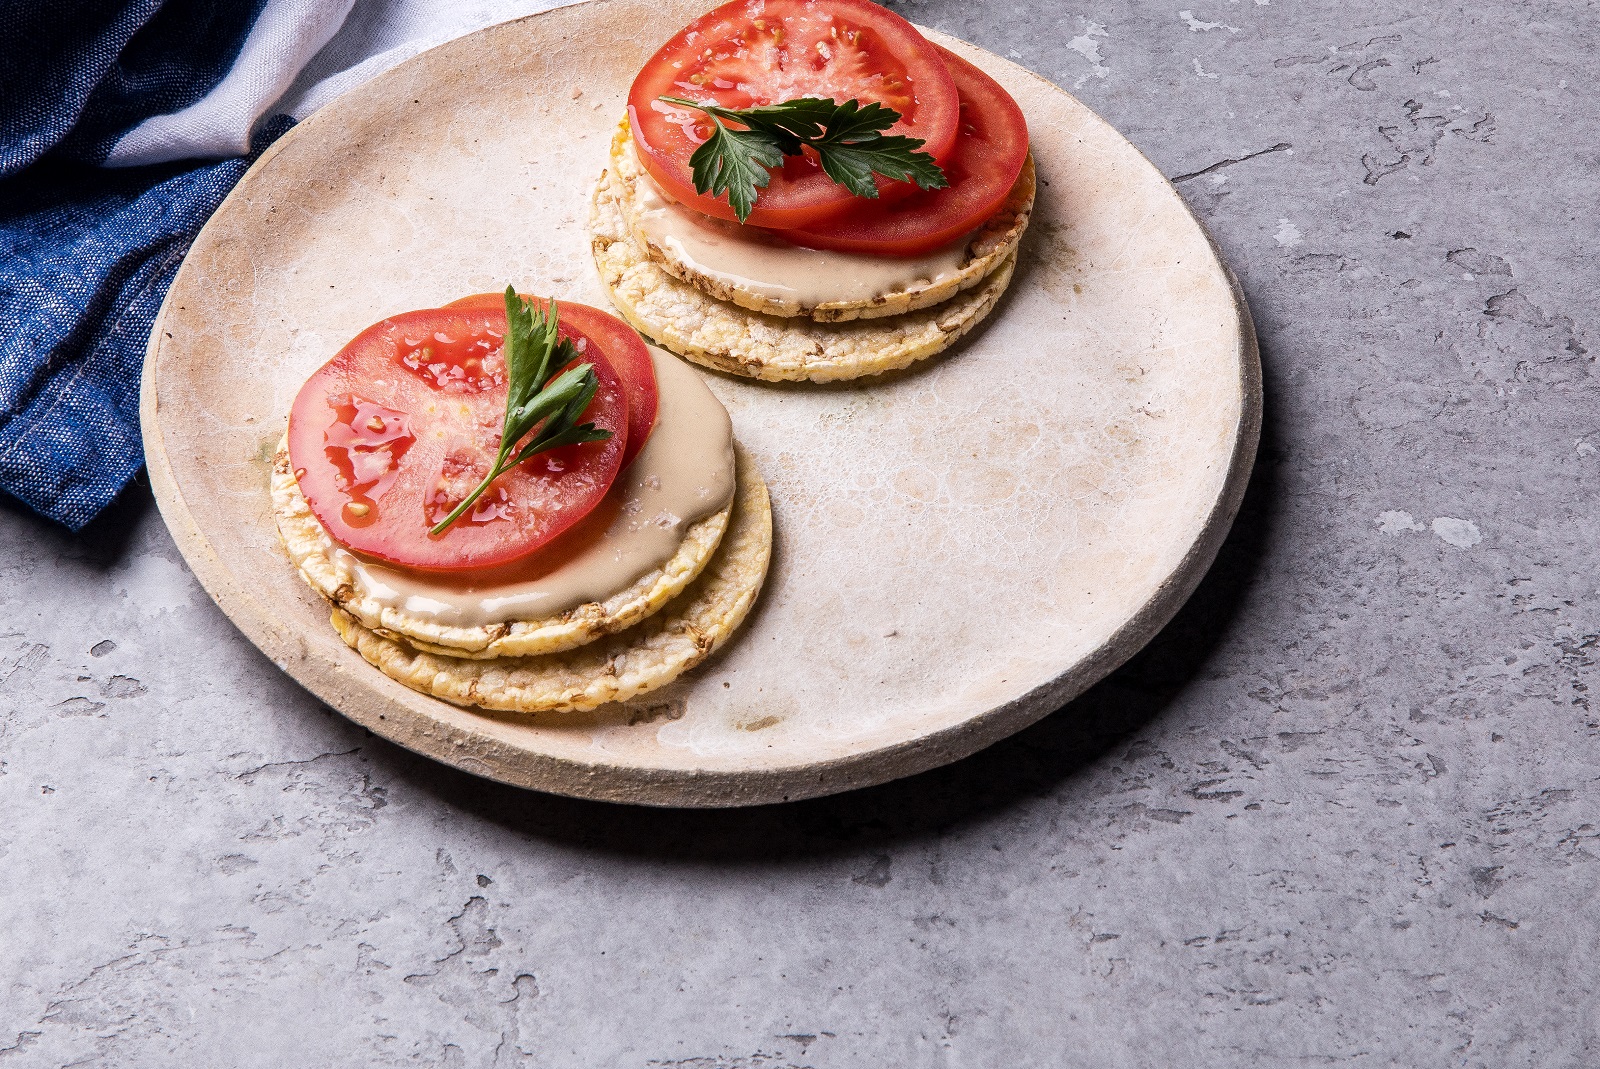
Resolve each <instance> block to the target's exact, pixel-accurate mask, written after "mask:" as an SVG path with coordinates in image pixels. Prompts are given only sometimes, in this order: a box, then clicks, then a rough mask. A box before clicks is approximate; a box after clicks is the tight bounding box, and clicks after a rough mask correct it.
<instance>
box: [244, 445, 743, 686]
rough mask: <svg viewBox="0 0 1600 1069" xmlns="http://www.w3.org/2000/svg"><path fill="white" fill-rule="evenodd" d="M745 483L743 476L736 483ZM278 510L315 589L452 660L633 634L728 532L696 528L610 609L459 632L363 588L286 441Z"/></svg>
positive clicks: (276, 466)
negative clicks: (297, 472) (310, 497)
mask: <svg viewBox="0 0 1600 1069" xmlns="http://www.w3.org/2000/svg"><path fill="white" fill-rule="evenodd" d="M735 478H736V479H739V478H743V475H742V473H741V474H739V475H736V476H735ZM272 508H273V513H274V514H275V516H276V517H277V521H278V534H279V536H280V537H281V538H282V539H283V546H284V549H285V550H287V551H288V554H289V559H290V560H291V561H293V562H294V565H295V567H297V568H299V569H300V574H301V576H303V577H304V578H305V580H306V582H307V583H309V584H311V588H312V589H313V590H315V591H316V592H317V593H318V594H321V595H322V596H323V597H324V598H327V599H328V600H329V601H330V602H332V603H333V604H334V605H335V606H337V607H338V608H339V609H340V610H342V611H343V612H344V613H345V614H346V615H347V616H349V617H350V618H351V619H353V620H355V621H356V622H357V623H358V624H360V625H361V626H362V627H364V628H366V629H367V630H369V631H371V632H372V633H373V634H375V635H377V636H379V637H381V638H388V639H395V640H398V641H403V642H405V643H407V644H409V645H410V646H412V647H414V648H416V649H418V650H422V651H426V652H432V653H440V654H446V655H449V656H452V657H465V658H491V657H525V656H532V655H537V654H545V653H557V652H560V651H561V650H568V649H572V648H573V647H575V646H581V645H583V644H584V643H586V642H593V641H594V640H595V639H598V638H601V637H602V636H605V635H609V634H614V633H615V632H618V631H621V630H623V629H625V628H628V627H631V626H633V625H634V624H636V623H638V622H639V621H640V620H643V619H644V618H645V617H647V616H649V615H651V614H652V613H654V612H656V611H658V610H659V609H660V608H661V607H662V606H663V605H665V604H666V603H667V602H668V601H670V600H672V599H673V598H674V597H676V596H677V595H678V594H679V593H680V592H681V591H682V590H683V588H684V587H686V586H688V585H689V584H690V583H691V582H693V581H694V579H695V577H696V576H698V575H699V574H700V572H701V571H702V570H703V569H704V568H705V566H706V562H707V561H709V560H710V559H711V555H712V553H714V552H715V551H716V548H717V545H718V543H719V542H721V540H722V537H723V532H724V531H726V530H727V527H728V518H729V516H730V515H731V513H732V511H733V505H732V504H731V503H730V504H729V505H728V507H727V508H725V509H723V510H722V511H721V512H718V513H716V514H714V515H711V516H708V517H706V518H705V519H703V520H700V521H699V522H697V523H695V524H693V525H691V526H690V527H689V529H688V530H687V531H686V532H685V534H684V539H683V542H682V544H681V545H679V547H678V551H677V553H676V554H674V555H673V557H672V558H671V559H670V560H668V561H667V562H666V563H665V564H663V565H662V566H661V567H660V568H657V569H655V570H654V571H651V572H648V573H647V574H645V575H643V576H640V577H639V579H638V580H637V581H635V582H634V583H633V585H631V586H629V587H628V588H627V589H626V590H623V591H621V592H619V593H617V594H615V595H613V596H612V597H610V598H608V599H606V600H605V601H604V602H589V603H588V604H584V605H578V606H575V607H573V608H571V609H569V610H567V611H566V612H563V613H560V614H558V615H555V616H552V617H549V618H546V619H537V620H514V621H509V622H507V623H501V624H492V625H487V626H475V627H465V626H452V625H448V624H440V623H437V622H435V621H432V620H429V619H426V618H424V617H420V616H417V615H415V614H413V613H409V612H407V611H405V610H404V609H402V608H397V607H395V606H392V605H384V604H382V603H380V602H379V601H377V600H375V599H373V598H371V597H368V596H367V595H366V594H364V593H362V591H361V590H360V589H359V588H358V587H357V586H356V583H355V575H354V573H353V572H352V570H351V569H350V567H349V565H348V563H347V561H345V560H341V559H340V557H339V556H338V555H336V554H335V552H334V544H333V540H332V539H331V538H329V537H328V533H327V531H326V530H325V529H324V528H323V526H322V524H321V523H320V522H318V520H317V518H316V517H315V516H314V515H312V513H311V508H310V506H309V505H308V504H307V503H306V499H305V495H304V494H302V493H301V492H300V487H299V485H298V484H297V483H296V482H295V478H294V473H293V472H292V471H291V470H290V467H289V450H288V445H287V441H285V442H283V443H280V444H279V446H278V453H277V456H276V457H275V458H274V461H273V466H272Z"/></svg>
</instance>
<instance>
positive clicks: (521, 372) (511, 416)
mask: <svg viewBox="0 0 1600 1069" xmlns="http://www.w3.org/2000/svg"><path fill="white" fill-rule="evenodd" d="M557 323H558V311H557V308H556V302H555V301H551V302H550V310H549V311H548V312H545V311H543V310H542V309H538V308H535V307H534V306H533V305H532V304H531V303H529V302H528V301H526V300H524V299H523V298H521V297H519V296H517V291H516V290H515V289H513V288H512V287H510V286H507V287H506V339H505V350H504V351H505V361H506V416H505V423H504V426H503V427H502V429H501V432H500V452H499V454H498V455H497V456H496V457H495V462H494V464H493V465H492V466H491V467H490V468H489V474H488V475H487V476H486V477H485V478H484V480H483V482H481V483H479V484H478V486H477V488H476V489H474V490H473V491H472V492H471V493H470V494H468V495H467V496H466V497H465V498H464V499H463V500H462V502H461V503H460V504H459V505H457V506H456V507H455V509H454V510H452V511H451V513H450V515H448V516H446V517H445V518H444V519H442V520H440V521H439V522H438V523H436V524H434V526H433V527H432V528H431V529H430V530H429V532H428V533H429V534H431V535H434V536H438V535H441V534H443V533H444V532H445V530H446V529H447V528H449V526H450V525H451V524H452V523H455V522H456V520H458V519H460V518H461V516H462V515H463V514H464V513H465V512H466V511H467V509H469V508H471V507H472V503H473V502H474V501H477V500H478V498H479V497H481V496H483V492H484V491H485V490H487V489H489V486H490V484H491V483H493V482H494V481H495V480H496V479H498V478H499V477H500V476H502V475H504V474H505V473H506V472H508V471H510V470H511V469H512V468H514V467H516V466H517V465H518V464H521V463H522V462H523V461H524V460H527V459H528V458H529V457H531V456H535V455H537V454H539V453H543V452H545V451H546V450H550V449H559V448H560V447H562V446H565V445H581V444H583V443H584V442H603V441H605V440H606V439H607V438H610V437H611V432H610V431H607V430H600V429H599V428H597V427H596V426H595V425H594V424H593V423H579V422H578V419H579V418H580V417H581V416H582V415H583V412H584V410H585V409H586V408H588V407H589V402H590V401H593V400H594V395H595V393H596V392H597V391H598V390H599V389H600V380H599V378H597V377H596V376H595V373H594V365H593V364H578V365H577V366H575V367H570V368H567V370H565V371H561V369H562V368H563V367H566V366H567V365H568V364H570V363H572V362H573V361H574V360H576V359H578V351H577V350H576V349H575V348H573V345H572V342H571V341H570V340H569V339H566V338H562V337H560V335H559V334H558V333H557V330H556V327H557ZM558 371H560V374H557V372H558ZM535 428H537V429H535ZM530 434H532V437H531V438H530V437H529V435H530ZM524 438H527V439H528V441H527V444H525V445H523V446H522V448H521V449H518V448H517V443H518V442H521V441H522V440H523V439H524Z"/></svg>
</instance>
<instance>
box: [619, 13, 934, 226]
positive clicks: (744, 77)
mask: <svg viewBox="0 0 1600 1069" xmlns="http://www.w3.org/2000/svg"><path fill="white" fill-rule="evenodd" d="M662 96H676V97H683V98H685V99H688V100H703V101H705V102H707V103H716V104H720V105H722V106H724V107H728V108H748V107H754V106H756V105H759V104H776V103H779V102H781V101H785V100H793V99H795V98H797V97H806V96H812V97H831V98H833V99H834V100H837V101H840V102H843V101H845V100H850V99H855V100H859V101H861V102H862V103H863V104H865V103H868V102H870V101H877V102H879V103H881V104H883V105H884V106H885V107H889V108H893V109H894V110H895V111H897V112H899V113H900V121H899V122H897V123H895V125H894V127H893V129H892V130H891V132H892V133H896V134H905V135H906V136H908V137H918V138H921V139H922V140H923V141H924V142H925V144H924V145H923V150H924V151H926V152H928V153H930V154H931V155H932V156H933V157H934V159H936V160H942V159H943V158H944V157H945V156H946V155H948V154H949V152H950V148H951V146H952V145H953V144H954V143H955V136H956V125H957V112H958V97H957V94H956V88H955V83H954V82H953V81H952V80H951V78H950V75H949V74H948V73H947V72H946V71H945V67H944V63H943V62H942V61H941V60H940V57H939V53H938V51H937V49H936V48H935V47H934V45H933V44H932V43H930V42H929V41H928V40H927V39H926V38H925V37H923V36H922V35H921V34H920V33H918V32H917V29H916V27H914V26H912V25H911V23H909V22H907V21H906V20H905V19H903V18H901V17H900V16H899V15H896V14H894V13H893V12H892V11H888V10H885V9H884V8H881V7H879V6H878V5H877V4H874V3H871V2H870V0H735V2H734V3H731V4H724V5H722V6H721V7H719V8H716V9H714V10H712V11H709V12H707V13H706V14H704V15H701V16H700V17H699V18H697V19H695V20H694V21H693V22H691V23H690V24H689V25H688V26H686V27H684V28H683V29H682V30H681V31H679V33H678V35H677V36H676V37H674V38H673V39H672V40H670V41H668V42H667V43H666V44H665V45H663V46H662V47H661V51H659V52H657V53H656V54H655V55H654V56H652V57H651V58H650V60H649V62H647V63H646V64H645V65H644V69H643V70H641V71H640V72H639V75H638V77H637V78H635V79H634V82H633V88H632V89H631V90H630V91H629V94H628V116H629V119H630V121H631V122H632V125H633V140H634V145H635V146H636V148H637V151H638V153H639V162H640V163H642V164H644V167H645V169H646V170H647V171H649V172H650V175H651V176H652V177H653V178H654V179H655V180H656V181H657V182H659V183H660V184H661V185H662V186H663V187H664V188H665V189H666V190H667V192H668V193H670V194H671V195H672V196H673V197H675V198H676V199H677V200H679V201H681V202H682V203H684V204H687V205H689V206H690V207H692V208H694V209H695V210H697V211H699V212H702V213H704V214H706V215H711V216H715V217H717V218H718V219H737V218H738V217H737V216H736V215H735V214H734V211H733V208H732V207H730V206H729V204H728V202H727V200H726V199H724V198H721V197H712V196H710V195H709V194H701V193H696V192H695V188H694V176H693V173H692V172H691V170H690V168H689V157H690V156H692V155H693V154H694V150H695V149H697V148H699V147H700V145H702V144H704V143H705V141H706V140H707V138H709V137H710V136H711V132H712V129H713V127H712V126H711V121H710V120H709V119H708V118H706V116H705V113H703V112H700V111H692V110H690V109H687V108H681V107H677V106H674V105H672V104H666V103H663V102H662V101H661V100H659V99H657V98H658V97H662ZM878 188H879V190H880V196H881V197H883V198H888V199H892V198H894V197H896V196H902V195H907V194H909V193H912V192H914V191H915V190H916V186H915V185H913V184H911V183H909V182H889V181H888V180H881V181H880V182H879V187H878ZM853 200H855V198H854V197H853V196H852V195H851V193H850V191H849V190H847V189H846V188H845V187H844V186H841V185H839V184H838V183H836V182H834V181H833V179H831V178H829V177H828V176H827V174H825V173H824V172H823V170H822V166H821V164H820V163H818V161H817V159H816V156H815V154H814V153H810V152H807V153H806V154H804V155H801V156H790V157H788V158H787V159H786V161H785V162H784V165H783V167H781V168H779V169H777V170H776V171H774V172H773V175H772V182H771V184H770V185H768V186H767V187H766V188H765V189H763V190H761V191H760V194H759V195H758V196H757V197H756V205H755V210H754V211H753V212H751V214H750V218H749V219H747V220H746V222H748V223H749V224H750V225H751V226H764V227H769V228H772V229H775V230H784V229H789V228H792V227H797V226H805V225H806V224H808V223H813V222H816V221H817V220H819V219H823V218H826V217H827V216H829V215H832V214H834V213H835V212H838V211H840V210H841V209H843V208H845V207H847V206H848V205H849V204H850V203H851V202H852V201H853Z"/></svg>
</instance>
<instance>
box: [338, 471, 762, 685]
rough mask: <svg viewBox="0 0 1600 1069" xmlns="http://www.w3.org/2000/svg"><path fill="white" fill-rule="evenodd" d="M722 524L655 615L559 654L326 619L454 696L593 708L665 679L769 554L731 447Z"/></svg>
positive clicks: (709, 641) (387, 664) (751, 584)
mask: <svg viewBox="0 0 1600 1069" xmlns="http://www.w3.org/2000/svg"><path fill="white" fill-rule="evenodd" d="M737 455H738V470H737V475H736V479H737V489H736V490H735V492H734V499H733V506H732V513H731V515H730V518H729V522H728V529H727V533H726V534H724V535H723V537H722V541H721V544H720V545H719V546H718V547H717V550H716V552H715V553H713V554H712V556H711V559H710V561H709V563H708V564H707V565H706V568H705V570H704V571H702V572H701V573H700V575H699V576H698V577H697V578H696V579H695V580H694V581H693V582H692V583H690V584H689V586H688V587H687V588H686V589H685V590H684V591H683V592H682V593H681V594H680V595H678V596H677V597H676V598H673V599H672V600H671V601H669V602H668V603H667V604H666V606H665V607H664V608H663V609H662V610H661V611H660V612H658V613H656V614H655V615H653V616H651V617H649V618H648V619H646V620H644V621H642V622H640V623H638V624H636V625H634V626H633V627H631V628H628V629H627V630H625V631H621V632H618V633H616V634H612V635H607V636H605V637H602V638H599V639H596V640H595V641H593V642H589V643H587V644H585V645H582V646H578V647H576V648H574V649H570V650H566V651H564V652H561V653H549V654H544V655H542V656H537V657H499V658H495V659H493V660H472V659H466V658H461V657H451V656H445V655H443V654H440V653H436V652H429V651H426V650H420V649H417V648H416V647H415V646H413V645H412V644H410V643H409V642H407V641H403V640H396V639H393V638H386V637H384V636H383V635H380V634H378V633H376V632H375V631H373V630H371V629H369V628H367V627H364V626H362V625H361V623H360V622H359V621H357V620H356V618H355V617H354V616H352V615H350V614H349V613H348V612H346V611H345V610H344V609H342V608H338V607H335V608H334V610H333V626H334V628H335V629H337V630H338V632H339V634H340V636H341V637H342V638H343V639H344V640H345V642H347V643H349V645H350V646H351V647H352V648H354V649H355V650H356V651H357V652H358V653H360V654H361V656H362V657H364V658H366V660H367V661H369V662H371V663H372V664H373V665H375V666H376V667H377V668H378V670H379V671H381V672H383V674H384V675H387V676H389V677H390V678H391V679H394V680H397V681H399V682H400V683H403V684H405V685H406V686H408V687H410V688H411V689H413V690H418V691H421V692H422V693H424V694H430V695H432V696H433V697H435V698H441V699H443V700H444V701H448V702H453V703H455V704H457V705H477V706H482V707H484V708H487V709H500V710H508V711H515V712H524V713H538V712H570V711H581V710H587V709H593V708H595V707H596V706H599V705H604V704H605V703H606V702H614V701H626V700H627V699H629V698H632V697H635V696H637V695H640V694H644V693H646V692H648V691H652V690H655V689H656V688H657V687H661V686H664V685H666V684H667V683H670V682H672V681H673V680H674V679H676V678H678V676H680V675H682V674H683V673H684V672H686V671H688V670H689V669H690V668H693V667H694V666H695V665H697V664H699V663H700V662H701V661H703V660H705V659H706V658H707V657H709V656H711V654H712V653H713V652H714V651H715V650H716V649H717V647H718V646H720V645H721V644H722V643H723V642H724V641H726V640H727V638H728V636H729V635H731V634H732V633H733V632H734V630H735V629H737V628H738V626H739V625H740V624H741V623H743V622H744V618H745V616H746V615H747V614H748V613H749V611H750V607H751V606H752V605H753V604H754V603H755V600H756V596H757V594H759V593H760V591H761V584H762V582H763V581H764V580H765V578H766V574H767V563H768V561H769V560H770V559H771V556H772V508H771V504H770V502H769V500H768V498H767V487H766V484H765V483H764V482H762V480H761V475H760V473H759V472H758V471H756V468H755V465H754V463H752V462H751V460H750V458H749V456H748V455H747V454H746V453H745V452H744V451H743V450H742V449H740V450H738V453H737Z"/></svg>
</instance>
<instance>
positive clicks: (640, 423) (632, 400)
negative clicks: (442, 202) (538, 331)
mask: <svg viewBox="0 0 1600 1069" xmlns="http://www.w3.org/2000/svg"><path fill="white" fill-rule="evenodd" d="M533 303H535V304H536V305H538V306H539V307H540V308H546V307H548V306H549V303H550V302H549V301H547V300H545V299H543V298H535V299H534V302H533ZM505 306H506V299H505V297H504V295H502V294H499V293H474V294H473V295H472V296H470V297H463V298H461V299H460V300H459V301H451V302H450V303H449V304H447V305H445V307H446V308H481V309H484V310H486V311H501V312H503V311H504V310H505ZM556 315H557V318H559V319H560V321H561V322H562V323H570V324H571V325H572V329H574V330H576V331H579V332H580V333H582V334H583V335H584V336H585V337H588V338H591V339H593V340H594V341H595V342H596V343H597V344H599V346H600V349H601V351H602V352H604V353H605V354H606V361H607V363H609V364H610V365H611V366H612V368H613V369H615V371H616V373H617V376H618V377H619V378H620V379H622V386H623V389H624V390H625V391H626V392H627V395H628V447H627V449H626V450H624V452H623V454H622V466H623V467H624V468H626V467H627V466H628V465H629V464H632V463H633V458H634V457H636V456H638V455H639V450H641V449H643V448H644V443H645V442H647V441H649V440H650V432H651V431H652V430H654V429H655V425H656V405H657V403H658V400H659V396H658V394H657V390H656V368H655V365H654V364H653V363H651V362H650V350H649V349H647V348H645V344H644V339H643V338H640V337H639V332H638V331H636V330H634V329H633V328H632V327H630V326H628V324H626V323H624V322H623V321H622V320H620V319H618V318H617V317H616V316H614V315H612V314H611V313H610V312H602V311H601V310H600V309H598V308H593V307H591V306H589V305H587V304H578V303H577V302H576V301H558V302H556Z"/></svg>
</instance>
